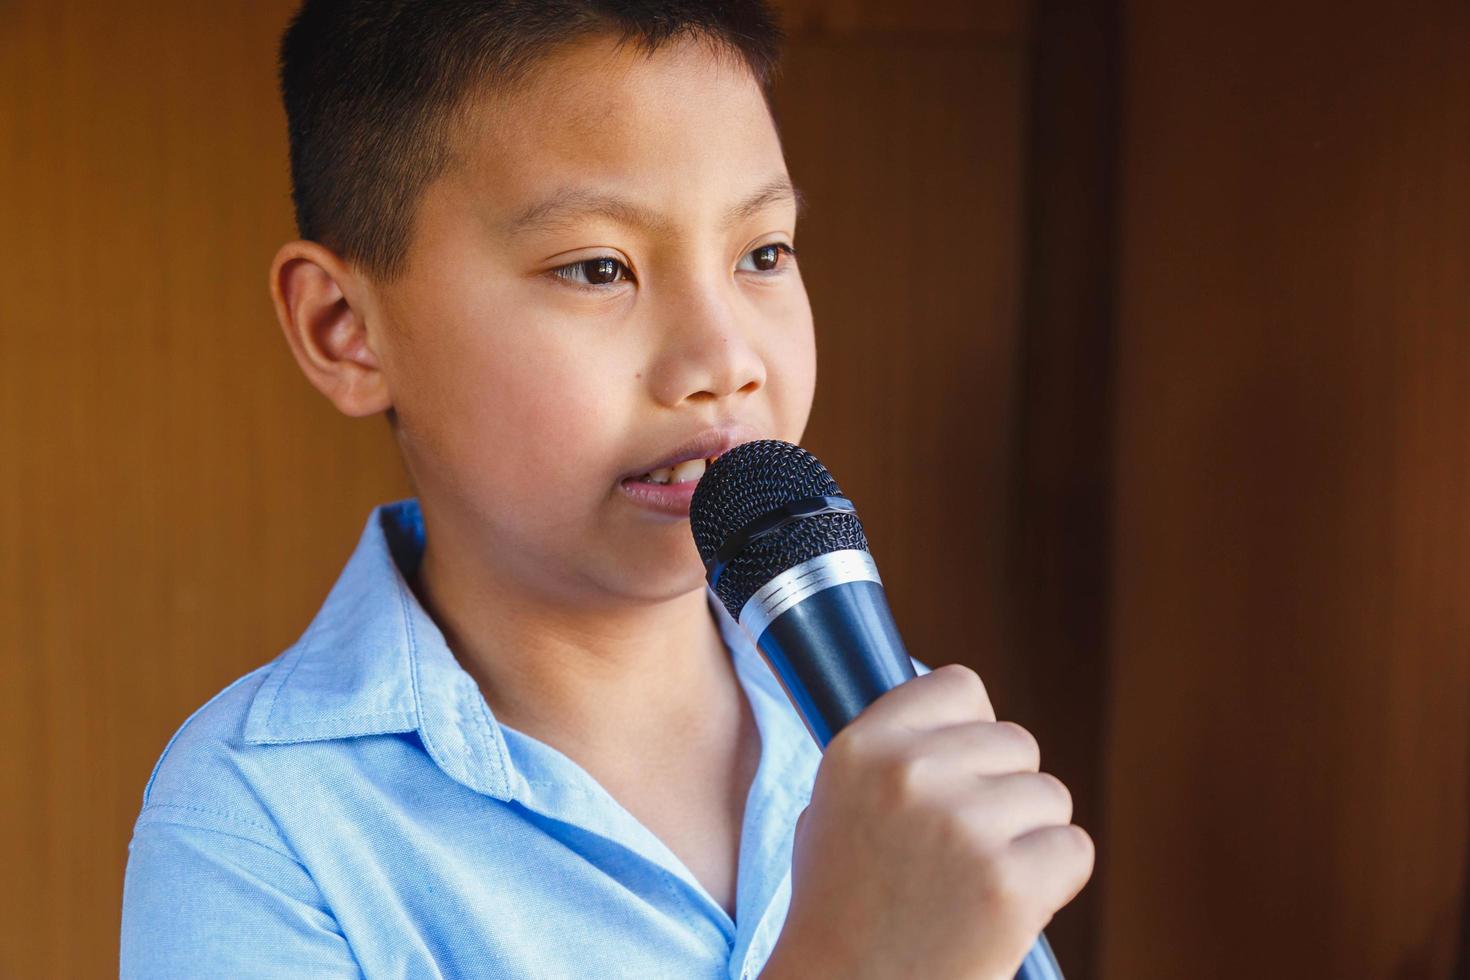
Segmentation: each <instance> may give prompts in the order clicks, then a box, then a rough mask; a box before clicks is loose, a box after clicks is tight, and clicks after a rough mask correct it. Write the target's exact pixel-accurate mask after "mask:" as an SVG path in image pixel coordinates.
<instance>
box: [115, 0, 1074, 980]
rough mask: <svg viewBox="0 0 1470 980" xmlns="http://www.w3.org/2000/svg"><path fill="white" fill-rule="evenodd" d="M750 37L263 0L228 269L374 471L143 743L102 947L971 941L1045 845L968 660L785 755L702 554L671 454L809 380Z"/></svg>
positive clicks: (837, 965) (477, 967)
mask: <svg viewBox="0 0 1470 980" xmlns="http://www.w3.org/2000/svg"><path fill="white" fill-rule="evenodd" d="M778 42H779V35H778V32H777V29H776V27H775V25H774V21H773V18H772V17H771V15H770V13H769V11H767V10H766V9H765V8H764V7H763V5H762V4H761V3H759V2H756V0H742V2H731V3H723V4H714V3H698V2H679V0H664V2H659V0H647V2H624V3H607V2H594V0H554V2H520V3H517V2H506V3H493V2H468V0H458V2H454V0H421V2H391V3H390V2H382V0H379V2H369V0H338V2H318V0H307V3H306V4H305V5H304V6H303V8H302V10H301V12H300V13H299V14H298V16H297V17H296V19H295V20H294V21H293V22H292V25H291V26H290V28H289V29H288V31H287V34H286V36H285V37H284V39H283V43H282V52H281V54H282V61H281V68H282V72H281V74H282V87H283V94H284V99H285V103H286V108H287V115H288V120H289V123H290V131H291V152H292V176H293V187H294V197H295V203H296V209H297V219H298V224H299V226H300V230H301V236H302V238H301V240H299V241H294V242H291V243H288V244H287V245H285V246H283V247H282V248H281V249H280V251H279V252H278V253H277V255H276V258H275V261H274V262H273V264H272V267H271V273H270V288H271V293H272V296H273V299H274V301H275V307H276V312H277V316H278V318H279V320H280V323H281V326H282V328H283V330H284V332H285V335H286V339H287V342H288V343H289V344H290V347H291V350H292V352H293V354H294V355H295V357H296V360H297V362H298V364H299V365H300V367H301V369H302V370H303V372H304V373H305V374H306V376H307V378H308V379H309V380H310V381H311V383H312V384H313V385H315V386H316V387H317V388H318V389H320V390H321V391H322V393H323V394H325V395H326V396H327V397H328V398H329V399H330V400H331V401H332V403H333V404H334V405H335V406H336V407H337V408H338V409H339V410H341V411H343V412H345V413H346V414H348V415H351V416H365V415H372V414H376V413H379V412H384V413H386V414H387V416H388V418H389V421H390V423H391V424H392V426H393V430H394V434H395V437H396V439H397V442H398V446H399V448H400V451H401V453H402V456H403V459H404V462H405V465H406V468H407V470H408V473H409V476H410V478H411V480H412V482H413V486H414V489H415V491H416V496H415V497H414V498H411V499H409V500H406V501H400V502H398V503H395V504H392V505H385V506H382V507H379V508H376V509H375V510H374V511H373V513H372V514H371V515H370V516H369V519H368V523H367V527H366V529H365V531H364V533H363V536H362V540H361V542H360V543H359V545H358V548H357V550H356V551H355V552H354V554H353V556H352V558H351V560H350V561H349V562H348V564H347V567H346V568H345V570H344V571H343V573H342V576H341V578H340V579H339V580H338V582H337V584H336V585H335V586H334V588H333V590H332V592H331V594H330V595H329V596H328V598H327V600H326V602H325V604H324V605H323V607H322V609H321V611H320V612H319V613H318V615H317V617H316V618H315V619H314V620H313V622H312V624H311V626H310V627H309V628H308V629H307V631H306V632H305V634H303V636H302V637H301V639H300V640H299V641H298V642H297V643H296V644H295V645H294V646H293V647H291V648H290V649H289V650H287V651H286V652H285V653H284V654H282V655H281V656H280V657H279V658H277V659H276V660H275V661H273V662H271V663H270V664H267V665H266V666H264V667H262V668H260V669H259V670H256V671H254V672H252V673H250V674H248V675H246V676H245V677H243V678H241V679H240V680H238V681H237V682H235V683H234V684H233V685H231V686H230V687H228V688H226V689H225V690H224V691H223V692H221V693H220V694H219V695H217V696H216V697H215V698H214V699H213V700H212V701H210V702H209V703H208V704H207V705H205V706H204V707H203V708H201V709H200V710H199V711H198V712H196V713H195V715H194V716H193V717H192V718H190V719H189V720H188V721H187V722H185V724H184V726H183V727H182V728H181V729H180V731H179V732H178V733H177V734H176V735H175V736H174V739H173V740H172V741H171V742H170V744H169V746H168V747H167V748H166V749H165V751H164V754H163V757H162V758H161V759H160V760H159V764H158V766H157V767H156V769H155V771H154V774H153V776H152V778H151V779H150V780H149V783H148V786H147V788H146V790H145V793H144V806H143V810H142V813H141V814H140V816H139V819H138V823H137V826H136V828H135V831H134V837H133V842H132V845H131V847H130V858H129V864H128V873H127V883H126V887H125V895H124V915H123V935H122V968H123V973H124V974H125V975H128V976H146V977H174V976H178V977H185V976H188V977H199V976H234V977H254V976H291V977H298V976H358V975H364V976H369V977H374V976H394V977H405V976H411V977H427V976H453V977H458V976H507V977H583V976H585V977H604V976H627V977H640V978H641V977H670V978H675V977H678V978H689V977H710V978H714V977H742V978H744V977H752V976H755V975H757V974H758V973H759V974H760V975H761V976H764V977H775V978H782V977H790V978H795V977H829V976H830V977H869V976H871V977H890V976H900V975H902V976H925V977H956V978H958V977H987V978H988V977H1000V976H1006V975H1007V974H1008V973H1009V972H1011V971H1014V969H1015V967H1016V965H1017V964H1018V963H1019V962H1020V960H1021V958H1022V956H1023V955H1024V953H1025V951H1026V949H1027V948H1028V947H1029V945H1030V943H1031V941H1032V939H1033V938H1034V937H1035V935H1036V932H1037V931H1038V930H1039V929H1040V928H1041V927H1042V926H1043V925H1044V924H1045V922H1046V921H1047V920H1048V919H1049V918H1050V916H1051V914H1052V913H1053V912H1054V911H1055V910H1056V909H1057V908H1059V907H1060V906H1061V905H1062V904H1065V902H1066V901H1068V900H1070V898H1071V896H1072V895H1073V894H1075V892H1076V891H1077V890H1078V889H1079V888H1080V887H1081V885H1082V883H1083V881H1084V880H1085V879H1086V877H1087V875H1088V874H1089V873H1090V868H1091V860H1092V854H1091V845H1090V842H1089V841H1088V840H1087V838H1086V835H1085V834H1083V833H1082V832H1081V831H1080V830H1078V829H1077V828H1075V827H1072V826H1070V825H1069V821H1070V817H1071V803H1070V799H1069V797H1068V796H1067V794H1066V791H1065V789H1063V788H1061V786H1060V783H1058V782H1057V781H1056V780H1055V779H1052V778H1051V777H1048V776H1044V775H1042V774H1039V773H1038V772H1037V771H1036V770H1037V753H1036V747H1035V742H1034V741H1033V740H1031V739H1030V737H1029V736H1028V735H1027V734H1026V733H1025V732H1024V731H1022V730H1021V729H1019V728H1018V727H1016V726H1014V725H1008V724H1004V723H1000V724H997V723H996V722H995V719H994V716H993V714H992V713H991V711H990V705H989V701H988V699H987V697H986V694H985V691H984V688H983V686H982V685H981V684H980V683H979V681H978V678H976V677H975V675H974V673H973V672H971V671H969V670H968V669H966V668H963V667H944V668H940V669H939V670H936V671H934V672H933V673H927V674H925V675H923V676H921V677H919V678H917V679H915V680H914V681H911V682H909V683H908V684H905V685H903V686H902V687H901V688H899V689H896V690H895V691H893V692H890V694H888V695H886V696H885V697H884V698H882V699H880V701H879V702H877V703H875V704H874V705H873V706H872V707H871V708H870V709H869V710H868V711H867V712H865V713H864V715H863V716H862V717H861V718H860V719H858V721H855V722H854V723H853V724H852V725H851V726H849V728H848V729H847V730H846V731H844V732H843V733H842V735H840V736H839V737H838V738H837V739H836V740H834V741H833V743H832V745H831V746H830V747H829V750H828V753H827V755H826V757H825V758H822V757H821V756H820V755H819V753H818V751H817V749H816V748H815V746H814V744H813V743H812V742H811V739H810V737H809V736H808V735H807V733H806V731H805V729H804V728H803V727H802V724H801V722H800V720H799V719H798V718H797V716H796V715H795V713H794V710H793V709H792V707H791V705H790V704H789V703H788V702H787V701H786V699H785V697H784V696H783V694H782V692H781V690H780V688H779V686H778V685H777V684H776V682H775V679H774V677H773V676H772V675H771V674H770V673H769V671H768V670H767V669H766V668H765V666H764V664H763V663H762V662H761V660H760V659H759V654H758V653H757V652H756V651H755V650H754V648H753V647H752V646H751V645H750V642H749V640H748V638H746V637H745V636H743V635H742V634H741V633H740V630H739V627H738V626H736V625H735V624H734V623H733V622H732V621H731V620H730V619H729V617H728V615H727V614H725V613H724V610H723V609H722V608H721V607H720V605H719V603H718V602H717V601H713V599H712V597H711V596H710V594H709V593H708V592H707V590H706V589H705V588H704V587H703V568H702V566H701V564H700V562H699V559H698V557H697V555H696V553H695V550H694V547H693V543H692V540H691V537H690V533H689V527H688V503H689V496H690V494H691V492H692V489H693V487H694V485H695V483H696V482H697V479H698V477H699V475H700V474H701V473H702V472H703V468H704V465H705V461H706V460H707V459H709V458H711V457H714V456H717V455H718V454H720V453H721V452H724V451H725V450H727V449H729V448H730V447H731V446H733V445H737V444H739V443H741V442H745V441H749V440H751V439H756V438H780V439H786V440H788V441H798V440H799V439H800V437H801V434H802V431H803V429H804V428H805V425H806V421H807V415H808V412H809V410H810V407H811V402H812V397H813V392H814V386H815V351H814V341H813V330H812V321H811V313H810V308H809V306H808V303H807V297H806V293H805V289H804V287H803V285H802V282H801V278H800V273H799V272H798V270H797V267H796V264H795V261H794V258H795V249H794V247H793V243H794V234H795V225H796V219H797V212H798V206H799V201H800V195H799V194H798V192H797V191H796V190H795V188H794V187H793V186H792V185H791V182H790V180H789V177H788V174H787V172H786V167H785V164H784V160H783V158H782V153H781V146H780V142H779V138H778V136H777V133H776V129H775V126H774V123H773V120H772V117H771V113H770V108H769V103H768V88H769V83H770V78H771V75H772V72H773V70H774V66H775V58H776V51H777V48H778ZM819 762H820V763H821V766H820V770H819V769H818V763H819ZM808 801H810V806H808ZM798 817H800V821H799V822H798ZM793 864H794V867H793Z"/></svg>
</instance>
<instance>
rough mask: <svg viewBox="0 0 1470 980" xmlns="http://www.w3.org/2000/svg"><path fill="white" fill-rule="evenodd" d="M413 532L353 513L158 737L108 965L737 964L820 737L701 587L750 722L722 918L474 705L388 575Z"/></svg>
mask: <svg viewBox="0 0 1470 980" xmlns="http://www.w3.org/2000/svg"><path fill="white" fill-rule="evenodd" d="M423 541H424V528H423V521H422V515H421V514H420V511H419V508H418V503H417V501H416V500H413V499H408V500H402V501H398V502H396V503H392V504H385V505H383V506H381V507H377V508H374V510H373V511H372V513H371V515H370V516H369V518H368V522H367V527H366V529H365V530H364V531H363V534H362V538H361V540H360V541H359V543H358V545H357V549H356V551H355V552H354V553H353V555H352V557H351V559H350V560H349V561H348V563H347V566H346V567H345V569H344V570H343V572H342V574H341V577H340V578H339V579H338V580H337V583H336V584H335V585H334V586H333V588H332V590H331V593H330V594H329V595H328V596H327V599H326V602H325V603H324V604H323V605H322V608H321V610H320V612H319V613H318V614H317V616H316V618H315V619H314V620H313V621H312V623H311V625H310V626H309V627H308V628H307V630H306V632H305V633H304V634H302V636H301V638H300V639H299V640H298V641H297V642H296V643H295V644H294V645H293V646H292V647H290V648H289V649H288V650H286V651H285V652H284V653H282V654H281V655H280V656H279V657H277V658H276V659H275V660H273V661H271V662H270V663H268V664H266V665H265V666H263V667H261V668H259V669H257V670H255V671H252V672H251V673H249V674H246V675H245V676H244V677H242V678H240V679H239V680H237V681H235V682H234V683H233V684H231V685H230V686H229V687H227V688H225V689H224V690H223V691H221V692H220V693H219V694H217V695H216V696H215V697H214V698H213V699H212V700H210V701H209V702H208V703H206V704H205V705H204V706H203V707H202V708H200V709H199V710H198V711H196V712H195V713H194V714H193V715H192V716H191V717H190V718H189V719H188V720H187V721H185V722H184V724H183V726H182V727H181V728H180V729H179V731H178V732H177V733H176V734H175V735H174V737H173V738H172V740H170V742H169V743H168V746H167V747H166V748H165V749H164V751H163V755H162V757H161V758H160V759H159V760H158V764H157V766H156V767H155V768H154V770H153V774H152V776H151V777H150V778H149V780H148V785H147V787H146V788H145V790H144V792H143V808H142V812H141V813H140V814H139V816H138V820H137V823H136V825H135V827H134V830H133V839H132V843H131V844H130V845H129V857H128V867H127V876H126V881H125V885H124V891H123V917H122V950H121V965H122V971H121V972H122V975H123V976H124V977H147V978H152V980H163V978H169V977H188V978H199V977H223V976H229V977H291V978H299V977H304V976H312V977H318V976H320V977H338V976H366V977H414V978H417V977H440V976H443V977H476V976H478V977H532V978H559V977H637V978H644V980H654V978H661V977H667V978H671V980H673V978H678V980H693V978H710V980H716V978H726V977H728V978H740V980H745V978H749V977H753V976H755V975H756V974H758V973H759V972H760V969H761V967H762V966H763V965H764V963H765V961H766V958H767V957H768V956H769V954H770V951H771V947H772V945H773V944H774V943H775V941H776V937H777V936H778V935H779V933H780V931H781V926H782V923H783V922H784V921H785V917H786V911H787V907H788V904H789V901H790V895H791V876H790V865H791V843H792V833H793V831H794V828H795V824H796V818H797V815H798V814H799V813H800V812H801V810H802V808H803V807H805V806H806V804H807V801H808V800H809V799H810V797H811V787H812V780H813V777H814V776H815V773H816V768H817V763H818V762H819V760H820V753H819V751H818V749H817V747H816V744H815V743H814V742H813V741H812V738H811V736H810V735H809V734H808V733H807V731H806V728H805V727H804V726H803V725H802V723H801V720H800V718H799V717H798V716H797V714H796V712H795V710H794V709H793V708H792V706H791V703H790V702H789V701H788V700H787V698H786V696H785V694H784V692H783V691H782V690H781V688H780V686H779V684H778V683H777V681H776V679H775V677H774V675H772V674H771V672H770V670H769V669H768V668H767V667H766V665H765V663H764V661H763V660H761V658H760V654H759V653H758V652H757V651H756V650H755V648H754V647H753V646H752V645H751V643H750V641H749V639H748V638H747V636H746V634H745V633H744V631H743V630H741V628H740V627H739V626H738V625H736V624H735V622H734V621H733V620H731V618H730V616H729V614H728V613H726V612H725V610H724V607H723V606H721V605H720V603H719V602H718V601H715V600H714V598H713V596H712V595H711V596H710V608H711V612H712V615H714V616H715V618H716V620H717V621H718V623H719V626H720V631H721V634H722V636H723V637H724V640H725V645H726V647H727V648H728V649H729V651H730V654H731V657H732V659H733V662H734V666H735V669H736V674H737V676H738V677H739V680H740V684H741V687H742V689H743V690H744V692H745V695H746V698H747V699H748V700H749V702H750V707H751V710H752V713H753V714H754V716H755V720H756V724H757V726H758V728H759V730H760V738H761V757H760V765H759V768H758V769H757V772H756V774H755V778H754V781H753V783H752V785H751V787H750V793H749V797H748V799H747V802H746V806H745V816H744V823H743V826H742V828H741V837H740V856H739V868H738V877H737V907H736V915H735V919H734V921H731V918H730V916H729V915H728V914H727V913H726V912H725V910H724V909H723V908H722V907H721V906H720V904H719V903H718V902H716V901H715V900H714V899H713V898H712V897H711V896H710V895H709V893H708V892H707V891H706V890H705V889H704V887H703V886H702V885H701V884H700V883H699V881H698V880H697V879H696V878H695V877H694V875H692V874H691V873H690V871H689V869H688V868H686V867H685V866H684V864H683V862H682V861H680V859H679V858H678V857H676V856H675V855H674V853H673V852H672V851H670V850H669V848H668V847H667V846H666V845H665V844H664V843H663V842H662V841H661V840H659V839H658V837H656V836H655V835H654V834H653V833H652V832H651V831H649V830H648V829H647V828H646V827H645V826H643V825H642V824H641V823H640V822H639V821H638V820H636V819H635V818H634V817H633V816H632V815H631V814H630V813H629V812H628V811H627V810H625V809H624V808H623V807H622V806H621V805H620V804H619V803H618V802H617V801H616V800H615V799H613V797H612V796H611V795H609V794H608V792H607V791H606V790H604V789H603V788H602V786H601V785H599V784H598V783H597V781H596V780H594V779H593V778H592V777H591V776H590V775H589V774H588V773H587V772H586V771H585V770H584V769H582V768H581V767H580V766H579V765H577V764H576V763H575V762H573V761H572V760H571V759H570V758H568V757H567V756H565V755H563V754H562V753H561V752H559V751H557V750H556V749H554V748H552V747H550V746H549V745H547V744H545V743H544V742H541V741H539V740H537V739H534V738H531V737H530V736H528V735H525V734H523V733H521V732H518V731H516V730H515V729H513V728H510V727H508V726H506V725H502V724H498V723H497V722H496V720H495V716H494V715H493V714H492V713H491V711H490V708H489V706H488V705H487V704H486V702H485V699H484V697H483V696H482V695H481V693H480V690H479V687H478V686H477V685H476V683H475V682H474V680H473V679H472V678H471V677H470V676H469V674H468V673H466V672H465V671H464V669H463V668H462V667H461V666H460V665H459V663H458V662H457V661H456V660H455V658H454V655H453V654H452V653H451V652H450V650H449V647H448V646H447V645H446V644H445V641H444V637H443V634H442V633H441V632H440V630H439V628H438V626H436V625H435V623H434V621H433V620H432V619H431V618H430V617H429V615H428V613H427V612H426V611H425V610H424V608H423V606H421V605H420V604H419V602H418V599H417V598H416V596H415V595H414V592H413V590H412V589H411V588H410V587H409V585H408V583H407V580H406V578H405V570H406V571H407V572H408V574H409V576H410V577H411V575H412V572H413V570H414V569H415V567H416V565H417V562H418V559H419V556H420V554H421V553H422V549H423ZM707 594H708V593H707ZM918 669H919V670H920V671H921V672H922V671H924V670H925V669H926V668H924V667H923V666H922V665H919V667H918Z"/></svg>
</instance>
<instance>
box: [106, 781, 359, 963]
mask: <svg viewBox="0 0 1470 980" xmlns="http://www.w3.org/2000/svg"><path fill="white" fill-rule="evenodd" d="M179 816H184V817H198V818H201V819H200V822H201V823H210V824H213V826H200V825H199V824H198V823H196V822H194V820H192V819H178V817H179ZM236 830H238V831H239V832H238V833H237V832H235V831H236ZM121 947H122V948H121V956H120V961H121V962H120V971H119V972H120V976H121V977H122V978H123V980H130V978H134V977H139V978H141V977H148V978H151V980H170V978H175V977H177V978H185V977H188V978H197V977H226V976H227V977H240V978H268V977H281V978H286V977H290V978H293V980H296V978H299V977H304V976H310V977H360V976H361V975H362V973H361V971H360V970H359V969H358V966H357V962H356V960H355V959H354V958H353V955H352V950H351V949H350V948H349V947H348V944H347V940H346V938H345V937H344V936H343V935H342V932H341V930H340V929H339V928H338V926H337V922H336V919H335V918H334V917H333V916H332V914H331V911H330V910H329V909H328V908H327V907H326V904H325V902H323V900H322V898H321V895H320V893H319V892H318V890H317V887H316V885H315V883H314V882H313V881H312V879H311V875H310V874H309V873H308V872H307V870H306V868H305V867H303V866H302V865H301V863H300V862H299V861H297V860H296V859H295V858H294V857H292V856H291V855H290V854H289V853H288V852H286V850H285V849H284V847H282V846H278V844H277V842H274V841H270V840H269V839H266V838H265V836H264V835H263V834H261V833H259V832H258V831H257V829H255V828H253V827H250V826H245V825H241V826H239V827H238V828H237V827H234V826H232V825H230V824H229V822H228V818H226V817H224V816H223V815H218V814H214V815H211V814H204V813H202V812H194V811H193V810H192V809H191V808H186V807H177V808H170V807H168V806H167V805H155V806H151V807H145V808H144V811H143V813H142V815H141V816H140V817H139V820H138V824H137V826H136V827H134V830H133V840H132V843H131V844H129V845H128V866H127V873H126V875H125V877H124V881H123V914H122V942H121Z"/></svg>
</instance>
